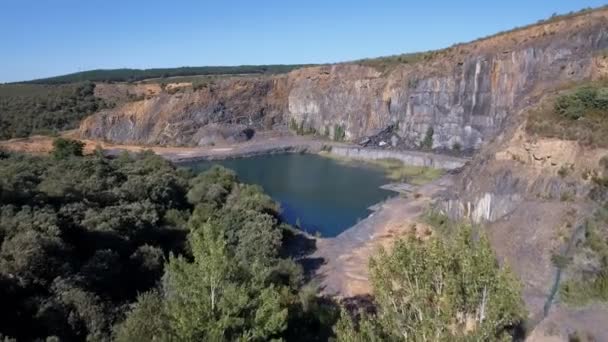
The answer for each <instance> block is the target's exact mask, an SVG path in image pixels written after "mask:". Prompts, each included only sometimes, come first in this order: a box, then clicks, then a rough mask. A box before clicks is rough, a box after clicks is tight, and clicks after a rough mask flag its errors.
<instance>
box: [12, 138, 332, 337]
mask: <svg viewBox="0 0 608 342" xmlns="http://www.w3.org/2000/svg"><path fill="white" fill-rule="evenodd" d="M55 146H56V149H57V150H61V151H56V152H55V153H54V157H52V158H51V157H33V156H26V155H12V154H3V155H2V159H1V161H0V246H1V247H0V284H1V286H0V302H1V303H2V308H1V309H0V317H1V318H2V319H1V320H0V336H1V335H2V334H3V335H4V336H12V337H16V338H18V339H19V340H31V339H35V338H42V339H44V338H46V337H47V336H57V337H58V338H60V339H61V340H85V339H86V340H93V341H96V340H108V339H110V338H116V339H118V340H123V341H144V340H145V341H150V340H152V336H155V338H156V339H161V340H167V339H170V340H218V339H220V340H221V339H227V340H234V339H237V338H241V337H242V338H247V339H250V340H267V339H269V338H270V337H287V336H289V335H290V334H292V335H293V336H298V337H301V338H302V339H304V340H306V339H308V340H314V338H315V337H314V336H319V337H320V338H322V336H324V334H325V335H327V333H329V332H330V331H331V330H330V329H331V324H332V321H331V317H332V316H331V315H329V316H327V317H329V318H328V319H329V321H328V322H327V323H324V324H322V323H321V322H320V318H318V317H322V315H321V316H320V315H317V314H314V315H313V314H312V313H311V312H310V311H307V310H308V308H310V307H314V308H315V309H316V310H318V311H316V312H323V308H322V306H321V305H316V304H314V303H315V299H314V296H313V297H307V298H301V296H300V294H299V292H298V289H299V288H300V286H301V284H302V271H301V269H300V267H299V266H298V265H296V264H295V263H294V262H293V261H291V260H290V259H288V258H285V257H284V254H282V253H284V252H285V251H284V250H283V248H282V246H283V241H284V240H285V239H286V238H287V237H288V236H289V230H288V227H285V226H283V225H282V224H281V223H280V221H279V220H278V218H277V210H278V207H277V205H276V203H274V202H273V201H272V200H271V199H270V198H269V197H268V196H266V195H265V194H263V193H262V192H261V190H260V188H259V187H256V186H251V185H244V184H241V183H239V182H238V180H237V178H236V176H235V175H234V173H232V172H231V171H228V170H225V169H221V168H214V169H212V170H210V171H209V172H207V173H204V174H201V175H199V176H197V177H194V176H193V175H191V174H190V173H189V172H186V171H184V170H180V169H176V168H175V167H174V166H172V165H171V164H170V163H168V162H166V161H164V160H163V159H161V158H160V157H157V156H155V155H154V154H152V153H143V154H141V155H138V156H135V157H129V156H128V155H122V156H120V157H119V158H116V159H113V160H110V159H107V158H105V157H103V156H101V155H100V154H99V153H97V154H95V155H92V156H88V157H78V155H79V154H81V150H79V149H78V144H74V143H71V142H70V141H67V142H66V141H62V142H60V143H56V144H55ZM163 275H164V276H163ZM161 278H162V279H161ZM134 302H136V303H135V304H134V305H132V306H130V307H129V304H131V303H134ZM302 303H306V308H307V310H304V308H303V305H304V304H302ZM311 303H313V304H311ZM127 312H128V314H127V316H126V317H127V318H126V320H124V322H123V319H124V317H125V313H127ZM290 320H297V321H298V324H289V328H288V322H289V321H290ZM323 327H326V328H325V330H323ZM298 329H302V331H299V330H298ZM323 331H325V333H323Z"/></svg>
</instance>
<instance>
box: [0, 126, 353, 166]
mask: <svg viewBox="0 0 608 342" xmlns="http://www.w3.org/2000/svg"><path fill="white" fill-rule="evenodd" d="M75 134H76V133H75V132H67V133H65V134H63V136H64V137H67V138H77V137H76V136H75ZM54 139H55V138H53V137H49V136H40V135H38V136H31V137H28V138H20V139H11V140H6V141H0V149H4V150H9V151H15V152H27V153H49V152H50V151H51V150H52V149H53V140H54ZM79 140H81V141H82V142H84V143H85V153H92V152H93V151H94V150H95V149H96V148H101V149H103V150H104V152H105V153H107V154H110V155H116V154H120V153H122V152H123V151H129V152H141V151H145V150H152V151H154V152H155V153H156V154H158V155H161V156H163V157H164V158H166V159H169V160H171V161H176V162H179V161H185V160H196V159H198V158H200V159H213V158H226V157H238V156H248V155H253V154H264V153H272V152H287V151H299V150H302V151H303V150H321V148H322V147H323V146H324V145H332V146H349V145H348V144H341V143H336V142H332V141H324V140H319V139H315V138H314V137H312V136H287V135H261V136H260V137H257V138H255V139H252V140H250V141H248V142H245V143H239V144H233V145H223V146H210V147H162V146H141V145H120V144H112V143H108V142H103V141H96V140H86V139H84V140H83V139H79Z"/></svg>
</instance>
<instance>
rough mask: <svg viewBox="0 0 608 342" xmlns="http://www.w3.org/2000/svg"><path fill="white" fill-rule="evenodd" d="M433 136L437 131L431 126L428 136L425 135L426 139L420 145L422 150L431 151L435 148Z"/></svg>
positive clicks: (427, 131) (427, 132)
mask: <svg viewBox="0 0 608 342" xmlns="http://www.w3.org/2000/svg"><path fill="white" fill-rule="evenodd" d="M433 134H435V130H433V126H429V128H428V129H427V130H426V134H425V135H424V139H423V140H422V142H421V143H420V148H422V149H425V150H430V149H432V148H433Z"/></svg>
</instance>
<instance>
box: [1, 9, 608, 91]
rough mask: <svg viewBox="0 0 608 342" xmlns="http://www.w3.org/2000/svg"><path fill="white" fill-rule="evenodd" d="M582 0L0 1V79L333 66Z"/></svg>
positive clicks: (480, 31)
mask: <svg viewBox="0 0 608 342" xmlns="http://www.w3.org/2000/svg"><path fill="white" fill-rule="evenodd" d="M604 4H605V3H604V2H602V1H584V0H509V1H504V0H503V1H488V0H460V1H450V0H419V1H405V0H402V1H393V0H391V1H388V0H387V1H381V0H376V1H371V0H369V1H360V0H333V1H332V0H324V1H318V0H308V1H300V0H280V1H275V0H269V1H265V0H249V1H245V0H243V1H236V0H215V1H206V0H198V1H180V0H171V1H168V0H165V1H156V0H146V1H136V0H121V1H115V0H37V1H34V0H0V44H1V45H0V46H1V48H0V82H13V81H22V80H28V79H34V78H41V77H49V76H56V75H61V74H66V73H71V72H77V71H84V70H90V69H113V68H154V67H178V66H204V65H242V64H305V63H332V62H340V61H348V60H355V59H360V58H365V57H377V56H384V55H391V54H398V53H406V52H416V51H426V50H431V49H438V48H443V47H447V46H450V45H452V44H454V43H459V42H466V41H470V40H473V39H476V38H479V37H483V36H486V35H489V34H492V33H496V32H499V31H502V30H506V29H510V28H513V27H515V26H521V25H525V24H530V23H533V22H536V21H537V20H539V19H543V18H547V17H549V16H551V14H553V13H567V12H569V11H572V10H579V9H581V8H584V7H597V6H601V5H604Z"/></svg>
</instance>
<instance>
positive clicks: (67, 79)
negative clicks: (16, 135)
mask: <svg viewBox="0 0 608 342" xmlns="http://www.w3.org/2000/svg"><path fill="white" fill-rule="evenodd" d="M305 66H307V65H304V64H293V65H286V64H275V65H240V66H205V67H180V68H159V69H97V70H89V71H82V72H76V73H73V74H68V75H62V76H56V77H49V78H41V79H37V80H32V81H27V82H24V83H33V84H65V83H75V82H84V81H91V82H135V81H141V80H145V79H149V78H167V77H175V76H196V75H239V74H260V75H263V74H280V73H286V72H289V71H291V70H294V69H298V68H302V67H305Z"/></svg>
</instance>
